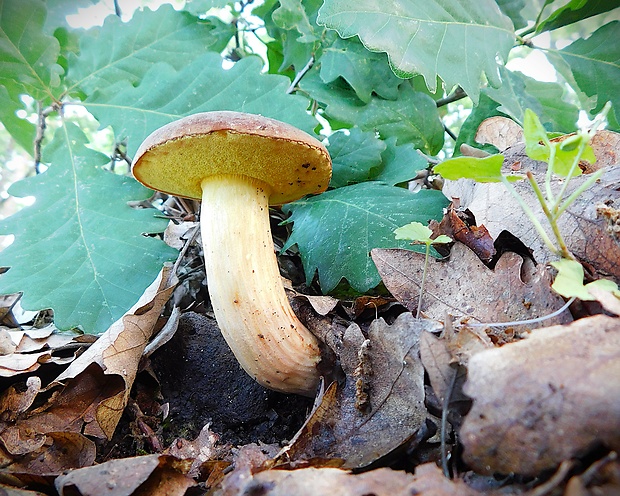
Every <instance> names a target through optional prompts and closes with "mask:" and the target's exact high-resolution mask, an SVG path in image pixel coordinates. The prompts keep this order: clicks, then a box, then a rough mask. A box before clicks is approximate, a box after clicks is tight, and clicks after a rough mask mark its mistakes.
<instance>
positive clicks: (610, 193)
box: [443, 131, 620, 282]
mask: <svg viewBox="0 0 620 496" xmlns="http://www.w3.org/2000/svg"><path fill="white" fill-rule="evenodd" d="M592 148H593V150H594V153H595V155H596V157H597V162H596V163H595V164H588V163H585V162H584V169H585V170H586V171H587V172H593V171H594V170H597V169H598V168H601V167H602V166H605V172H604V174H603V176H602V177H601V179H600V180H599V181H597V182H596V183H595V184H594V185H592V186H591V187H590V188H588V189H587V190H586V191H585V192H584V193H582V194H581V196H579V197H578V198H577V200H576V201H575V202H574V203H573V204H572V205H571V206H570V207H569V208H568V209H567V210H566V212H565V213H564V214H563V215H562V216H561V217H560V219H559V221H558V226H559V229H560V232H561V233H562V236H563V237H564V240H565V242H566V245H567V246H568V248H569V250H570V251H571V252H572V253H573V254H574V255H575V256H577V257H578V258H579V259H580V260H582V261H583V262H586V263H588V264H590V265H591V266H592V267H593V268H594V269H595V270H596V271H597V272H599V273H600V274H601V275H603V276H611V277H614V278H615V279H616V281H617V282H620V240H619V239H618V237H616V236H614V234H613V228H611V229H610V225H609V222H608V216H606V215H605V214H604V212H603V211H600V207H601V206H603V207H607V208H610V209H612V210H614V211H618V210H620V187H619V185H620V166H618V165H617V164H618V159H619V157H620V135H619V134H618V133H613V132H611V131H605V132H602V131H601V132H599V133H597V134H596V135H595V136H594V138H593V140H592ZM504 157H505V158H504V165H503V170H504V171H505V172H509V171H513V170H519V171H520V172H525V171H528V170H529V171H531V172H532V173H533V174H534V178H535V179H536V180H537V182H538V183H539V184H543V183H544V175H545V171H546V167H547V165H546V164H545V163H543V162H538V161H535V160H532V159H530V158H529V157H528V156H527V155H526V153H525V145H524V144H523V143H518V144H516V145H514V146H512V147H510V148H508V149H507V150H505V152H504ZM587 179H588V174H583V175H581V176H578V177H575V178H573V179H571V180H570V183H569V186H568V188H567V191H566V196H568V195H570V194H571V193H572V192H573V191H575V190H576V189H577V188H578V187H579V186H580V185H581V184H582V183H583V182H584V181H586V180H587ZM562 181H563V180H560V179H558V178H554V179H553V180H552V190H553V191H556V192H557V191H558V190H559V188H560V186H561V184H562ZM513 186H514V187H515V189H516V190H517V192H518V193H519V194H520V195H521V196H522V197H523V199H524V201H525V203H526V204H527V205H528V206H529V207H530V209H531V210H532V211H533V212H534V214H535V215H536V216H537V218H538V219H540V220H541V222H542V224H543V227H544V228H545V229H547V231H548V234H549V236H550V237H551V238H552V239H554V237H553V233H552V231H551V228H550V227H549V226H547V225H546V220H545V216H544V213H543V211H542V208H541V206H540V204H539V202H538V199H537V197H536V195H535V193H534V192H533V190H532V188H531V187H530V185H529V183H528V182H527V181H519V182H516V183H514V184H513ZM443 192H444V194H445V195H447V196H448V197H449V198H458V199H459V201H460V205H461V206H462V207H464V208H467V209H469V210H470V211H471V212H472V213H473V214H474V216H475V218H476V221H477V223H478V224H484V226H485V227H486V228H487V229H488V231H489V233H490V234H491V236H492V237H493V238H497V237H498V236H499V234H500V233H501V232H502V231H504V230H506V231H509V232H510V233H512V234H513V235H514V236H516V237H517V238H519V239H520V240H521V241H522V242H523V243H524V244H525V245H526V246H527V247H528V248H530V250H532V253H533V256H534V259H535V260H536V261H537V262H538V263H541V264H544V263H546V262H548V261H549V260H550V259H551V256H552V255H551V253H550V252H549V250H548V248H547V247H546V246H545V245H544V243H543V242H542V240H541V239H540V236H539V235H538V233H537V231H536V229H535V228H534V226H533V225H532V223H531V222H530V221H529V220H528V219H527V217H525V215H524V213H523V211H522V209H521V207H520V206H519V204H518V203H517V202H516V200H515V199H514V198H513V197H512V195H510V194H508V192H507V191H506V189H505V187H504V185H503V184H501V183H484V184H483V183H476V182H474V181H472V180H470V179H459V180H458V181H448V180H446V181H445V183H444V188H443Z"/></svg>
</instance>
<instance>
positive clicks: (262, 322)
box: [200, 174, 320, 396]
mask: <svg viewBox="0 0 620 496" xmlns="http://www.w3.org/2000/svg"><path fill="white" fill-rule="evenodd" d="M202 191H203V194H202V207H201V214H200V228H201V231H202V242H203V248H204V257H205V266H206V271H207V284H208V287H209V295H210V297H211V303H212V305H213V311H214V312H215V317H216V319H217V322H218V325H219V327H220V330H221V332H222V335H223V336H224V338H225V339H226V342H227V343H228V345H229V346H230V348H231V349H232V351H233V353H234V354H235V356H236V357H237V360H238V361H239V363H240V364H241V366H242V367H243V368H244V369H245V371H246V372H247V373H248V374H250V375H251V376H252V377H253V378H254V379H256V380H257V381H258V382H259V383H260V384H262V385H263V386H265V387H268V388H270V389H274V390H276V391H281V392H285V393H297V394H303V395H306V396H313V395H314V393H315V390H316V386H317V384H318V380H319V374H318V372H317V369H316V365H317V363H318V362H319V361H320V351H319V347H318V343H317V340H316V338H315V337H314V335H313V334H312V333H310V331H308V329H306V328H305V327H304V325H303V324H302V323H301V322H300V321H299V319H298V318H297V316H296V315H295V313H294V312H293V310H292V309H291V306H290V304H289V301H288V299H287V297H286V293H285V292H284V287H283V285H282V280H281V278H280V271H279V269H278V262H277V259H276V255H275V252H274V247H273V239H272V236H271V227H270V225H269V204H268V198H269V186H268V185H267V184H265V183H263V182H260V181H257V180H254V179H251V178H248V177H245V176H241V175H239V176H237V175H228V174H226V175H217V176H213V177H209V178H208V179H205V180H204V181H203V182H202Z"/></svg>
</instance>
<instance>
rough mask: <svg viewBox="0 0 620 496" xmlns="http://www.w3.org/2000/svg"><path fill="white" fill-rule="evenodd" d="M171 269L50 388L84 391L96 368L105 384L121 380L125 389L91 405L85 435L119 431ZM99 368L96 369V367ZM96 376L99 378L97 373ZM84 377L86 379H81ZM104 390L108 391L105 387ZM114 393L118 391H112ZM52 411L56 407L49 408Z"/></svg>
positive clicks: (169, 290) (164, 297)
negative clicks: (118, 425)
mask: <svg viewBox="0 0 620 496" xmlns="http://www.w3.org/2000/svg"><path fill="white" fill-rule="evenodd" d="M169 272H170V270H169V268H167V269H164V270H163V271H162V272H161V273H160V277H159V278H158V279H157V280H156V281H155V282H154V283H153V284H151V286H150V287H149V288H147V290H146V291H145V292H144V294H143V295H142V297H141V298H140V300H139V301H138V302H137V303H136V304H135V305H134V307H133V308H132V309H131V310H130V311H129V312H128V313H127V314H126V315H125V316H123V317H122V319H120V320H118V321H117V322H115V323H114V324H112V326H111V327H110V328H109V329H108V330H107V331H106V332H105V333H104V334H102V335H101V337H100V338H99V339H98V340H97V341H96V342H95V343H94V344H93V345H92V346H91V347H90V348H89V349H88V350H87V351H85V352H84V353H83V354H82V355H81V356H80V357H79V358H78V359H77V360H75V361H74V362H73V363H72V364H71V365H70V366H69V367H68V368H67V369H66V370H65V371H64V372H63V373H62V374H60V375H59V376H58V377H57V378H56V380H55V381H54V382H52V384H51V385H50V386H49V387H48V388H50V387H55V386H58V385H61V384H65V383H66V384H68V385H67V386H66V387H65V390H66V389H67V388H72V389H74V390H75V391H80V390H82V389H83V388H82V386H81V385H80V381H81V380H87V381H88V382H90V381H92V380H93V379H92V374H93V373H94V371H93V367H95V366H98V367H99V368H100V370H102V371H104V372H103V374H104V382H105V381H106V380H109V381H111V384H114V385H116V384H118V382H117V381H118V379H119V378H120V379H121V380H122V382H123V383H124V387H122V388H121V390H120V391H116V392H114V393H113V394H112V395H111V396H108V397H104V398H102V397H99V396H97V401H98V402H97V403H96V404H94V403H93V404H91V405H92V407H93V408H94V411H92V412H91V415H89V416H88V417H86V418H83V419H82V421H83V422H84V424H85V427H84V433H85V434H87V435H92V436H96V437H107V438H108V439H110V438H111V437H112V434H113V433H114V429H115V428H116V424H117V423H118V421H119V419H120V417H121V415H122V413H123V409H124V408H125V405H126V404H127V399H128V398H129V393H130V391H131V386H132V384H133V381H134V378H135V376H136V372H137V370H138V364H139V362H140V358H141V356H142V352H143V351H144V348H145V346H146V345H147V343H148V341H149V339H150V337H151V335H152V333H153V329H154V327H155V324H156V322H157V320H158V318H159V315H160V314H161V311H162V308H163V306H164V305H165V304H166V302H167V301H168V299H169V298H170V295H171V294H172V291H173V290H174V285H175V282H170V281H168V277H169ZM95 364H96V365H95ZM95 375H98V374H97V373H95ZM82 377H84V379H82ZM102 389H107V392H108V393H109V392H110V389H109V388H105V387H103V388H102ZM111 389H112V391H114V390H115V389H116V388H115V387H113V388H111ZM49 407H50V408H52V407H53V403H52V404H51V405H49Z"/></svg>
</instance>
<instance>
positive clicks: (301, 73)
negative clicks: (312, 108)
mask: <svg viewBox="0 0 620 496" xmlns="http://www.w3.org/2000/svg"><path fill="white" fill-rule="evenodd" d="M313 65H314V55H312V56H311V57H310V60H308V62H307V63H306V65H305V66H304V67H303V69H302V70H301V71H299V72H298V73H297V74H296V75H295V79H293V82H292V83H291V85H290V86H289V87H288V89H287V90H286V93H287V95H290V94H291V93H292V92H293V91H295V87H296V86H297V85H298V84H299V81H301V78H303V77H304V76H305V75H306V73H307V72H308V71H309V70H310V69H312V66H313Z"/></svg>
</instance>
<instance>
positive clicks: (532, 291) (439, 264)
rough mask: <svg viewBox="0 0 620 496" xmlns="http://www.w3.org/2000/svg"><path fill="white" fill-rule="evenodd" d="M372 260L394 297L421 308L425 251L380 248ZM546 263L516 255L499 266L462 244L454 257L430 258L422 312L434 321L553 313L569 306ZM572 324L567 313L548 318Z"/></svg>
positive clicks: (519, 317) (509, 255) (500, 319)
mask: <svg viewBox="0 0 620 496" xmlns="http://www.w3.org/2000/svg"><path fill="white" fill-rule="evenodd" d="M371 256H372V259H373V261H374V263H375V265H376V266H377V269H378V270H379V274H381V279H382V280H383V283H384V284H385V286H386V287H387V289H388V290H389V291H390V293H392V295H393V296H394V297H395V298H396V299H397V300H398V301H399V302H401V303H402V304H403V305H405V306H406V307H407V308H408V309H409V310H411V311H413V310H414V309H416V307H417V304H418V296H419V288H420V283H421V281H422V272H423V269H424V255H422V254H420V253H415V252H412V251H409V250H400V249H374V250H372V251H371ZM550 285H551V276H550V273H549V271H548V269H547V268H545V267H544V266H543V265H539V266H537V267H534V266H533V264H532V263H531V262H530V261H529V260H526V261H524V260H523V259H522V258H521V257H520V256H519V255H517V254H516V253H505V254H503V255H502V256H501V258H500V259H499V261H498V262H497V265H496V266H495V269H494V270H491V269H489V268H488V267H486V266H485V265H484V264H483V263H482V262H480V260H479V259H478V257H476V255H475V254H474V253H473V252H472V251H471V250H470V249H468V248H467V247H465V246H464V245H462V244H461V243H455V245H454V246H453V248H452V252H451V254H450V259H449V260H448V261H438V260H429V263H428V268H427V274H426V282H425V286H424V295H423V300H422V311H423V312H424V314H425V315H426V316H427V317H428V318H431V319H436V320H443V319H444V318H445V316H446V314H451V315H453V316H454V317H457V318H459V317H465V316H470V317H473V318H475V319H477V320H479V321H480V322H510V321H516V320H524V319H532V318H538V317H542V316H543V315H548V314H550V313H553V312H554V311H556V310H558V309H559V308H561V307H562V305H564V300H562V298H561V297H560V296H559V295H557V294H556V293H554V292H553V291H552V290H551V288H550ZM548 322H550V323H565V322H570V317H569V316H568V314H567V313H566V312H564V313H563V314H562V315H560V316H558V317H555V318H554V319H552V320H550V321H548Z"/></svg>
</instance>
